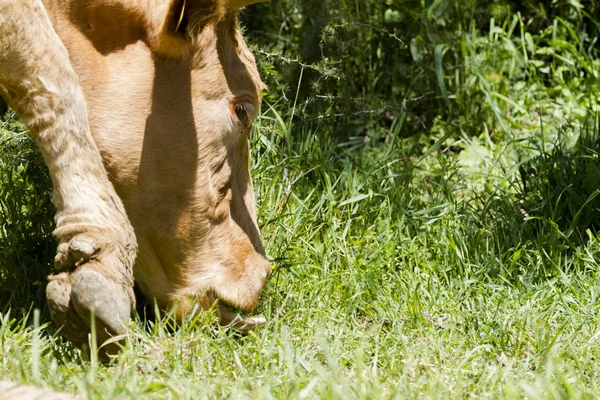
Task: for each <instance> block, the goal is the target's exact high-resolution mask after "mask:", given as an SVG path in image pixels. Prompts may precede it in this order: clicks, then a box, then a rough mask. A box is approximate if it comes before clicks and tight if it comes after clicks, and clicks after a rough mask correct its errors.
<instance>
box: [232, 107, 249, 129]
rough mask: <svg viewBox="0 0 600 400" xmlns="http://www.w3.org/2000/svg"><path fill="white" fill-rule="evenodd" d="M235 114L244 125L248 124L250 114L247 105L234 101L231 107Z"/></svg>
mask: <svg viewBox="0 0 600 400" xmlns="http://www.w3.org/2000/svg"><path fill="white" fill-rule="evenodd" d="M233 110H234V111H235V115H236V116H237V118H238V119H239V120H240V122H241V123H242V124H243V125H244V126H248V125H249V124H250V114H249V112H248V106H247V105H246V104H245V103H236V104H235V105H234V107H233Z"/></svg>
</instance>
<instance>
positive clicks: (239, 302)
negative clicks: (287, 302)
mask: <svg viewBox="0 0 600 400" xmlns="http://www.w3.org/2000/svg"><path fill="white" fill-rule="evenodd" d="M258 1H261V0H169V1H166V0H165V1H159V0H71V5H70V7H62V8H61V9H60V11H58V13H59V14H61V15H63V16H65V18H67V19H68V21H69V22H70V25H69V26H67V27H64V26H63V27H62V28H61V26H62V25H60V24H59V25H57V26H58V33H59V35H60V36H61V38H62V39H63V42H64V43H65V45H66V46H67V48H68V50H69V54H70V57H71V60H72V62H73V65H74V67H75V70H76V71H77V73H78V74H79V76H80V81H81V84H82V87H83V88H84V91H85V93H86V96H87V100H88V108H89V114H90V124H91V127H92V133H93V135H94V138H95V140H96V142H97V144H98V147H99V148H100V151H101V153H102V155H103V159H104V161H105V164H106V167H107V171H108V172H109V175H110V177H111V180H112V181H113V183H114V185H115V188H116V190H117V192H118V193H119V195H120V196H121V198H122V199H123V202H124V204H125V207H126V209H127V212H128V215H129V217H130V220H131V222H132V224H133V226H134V229H135V231H136V234H137V237H138V245H139V252H138V260H137V263H136V267H135V272H134V275H135V279H136V282H137V283H138V284H139V286H140V288H141V289H142V291H143V292H144V294H145V295H146V296H147V297H148V299H149V300H150V301H153V300H156V301H157V302H158V304H159V305H160V306H162V307H163V308H169V307H171V306H173V305H176V306H177V313H178V314H184V313H187V312H190V311H191V309H192V305H193V303H194V301H197V302H198V303H199V304H200V306H201V307H203V308H209V307H211V306H212V305H213V304H214V302H215V301H217V300H218V301H220V303H221V304H226V305H227V306H229V307H231V308H239V309H241V310H243V311H244V312H248V311H250V310H252V309H253V308H254V307H255V306H256V304H257V302H258V298H259V296H260V293H261V292H262V290H263V287H264V285H265V282H266V279H267V277H268V275H269V272H270V263H269V262H268V261H267V260H266V258H265V256H264V249H263V246H262V244H261V240H260V237H259V230H258V225H257V222H256V203H255V199H254V193H253V187H252V181H251V178H250V171H249V149H248V136H249V134H250V128H251V126H252V123H253V121H254V119H255V118H256V116H257V113H258V110H259V107H260V103H261V94H262V89H263V84H262V82H261V80H260V77H259V75H258V72H257V69H256V65H255V62H254V58H253V56H252V54H251V52H250V51H249V50H248V48H247V47H246V45H245V43H244V40H243V38H242V35H241V33H240V30H239V28H238V22H237V16H238V11H239V8H240V7H242V6H245V5H248V4H251V3H256V2H258ZM59 3H60V2H59ZM221 315H222V320H223V322H228V320H229V319H230V317H231V314H230V313H229V312H227V311H226V309H224V308H223V309H222V311H221Z"/></svg>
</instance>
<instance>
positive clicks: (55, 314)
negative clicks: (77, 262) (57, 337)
mask: <svg viewBox="0 0 600 400" xmlns="http://www.w3.org/2000/svg"><path fill="white" fill-rule="evenodd" d="M46 296H47V298H48V309H49V310H50V316H51V317H52V321H54V323H55V324H56V326H58V327H60V328H61V333H62V334H63V336H64V337H65V338H66V339H67V340H68V341H69V342H71V343H73V344H74V345H75V346H77V347H79V348H80V349H86V348H87V345H88V332H89V328H88V326H87V324H86V323H85V322H84V321H83V319H81V317H80V316H79V314H77V311H75V308H74V307H73V304H72V302H71V277H70V275H69V274H68V273H62V274H58V275H54V276H51V277H50V282H48V286H46Z"/></svg>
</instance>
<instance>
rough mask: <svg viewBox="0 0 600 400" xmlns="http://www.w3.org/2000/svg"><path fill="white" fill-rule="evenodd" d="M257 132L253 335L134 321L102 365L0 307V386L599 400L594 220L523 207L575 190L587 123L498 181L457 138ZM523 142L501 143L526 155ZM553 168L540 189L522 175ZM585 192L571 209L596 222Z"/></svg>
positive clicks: (268, 128)
mask: <svg viewBox="0 0 600 400" xmlns="http://www.w3.org/2000/svg"><path fill="white" fill-rule="evenodd" d="M258 125H259V126H258V127H257V128H258V129H256V130H255V133H254V137H253V139H252V141H253V148H254V166H253V168H254V169H253V170H254V178H255V181H256V186H257V188H256V190H257V194H258V197H259V199H260V204H259V205H260V224H261V226H262V231H263V236H264V238H265V242H266V244H267V247H268V252H269V255H270V256H271V257H272V258H273V259H274V260H275V264H276V266H277V268H276V270H275V273H274V274H273V276H272V278H271V281H270V283H269V287H268V289H267V291H266V293H265V294H264V298H263V300H262V303H261V306H260V309H259V310H258V311H259V312H261V313H264V315H265V316H266V317H267V318H268V320H269V323H268V325H267V326H266V327H265V328H264V329H261V330H260V331H259V332H257V333H256V334H252V335H249V336H247V337H239V336H237V335H235V334H233V333H232V332H230V331H228V330H227V329H225V328H218V327H215V324H214V322H215V320H214V317H212V316H211V315H208V314H207V315H201V316H198V317H197V318H195V319H193V320H187V321H185V323H184V324H183V325H182V326H180V327H176V328H173V324H172V322H170V321H169V320H168V318H165V320H162V321H157V322H156V323H150V322H146V323H144V322H142V321H140V320H139V319H138V320H136V321H135V323H134V324H132V326H131V329H130V331H129V333H128V334H129V337H130V341H129V343H128V345H127V347H126V348H125V349H124V350H123V352H122V354H121V355H120V356H119V357H118V358H116V359H115V360H114V361H113V362H112V363H110V364H108V365H103V364H99V363H97V362H95V361H94V360H91V361H85V360H83V359H82V357H81V355H80V353H79V352H78V351H75V350H74V349H72V348H71V347H70V346H69V345H68V344H66V343H64V342H63V341H62V340H61V339H60V338H59V337H58V336H57V335H56V333H55V330H54V329H53V328H51V327H49V326H48V324H44V325H42V326H41V327H40V326H38V325H36V324H34V323H31V321H32V318H31V315H32V314H30V315H27V316H25V317H23V316H21V315H20V313H19V312H17V310H13V311H9V312H6V313H5V314H4V316H3V317H2V320H1V321H0V349H1V350H0V352H1V355H0V360H1V361H0V376H2V378H3V379H10V380H14V381H17V382H23V383H29V384H34V385H38V386H44V387H52V388H55V389H57V390H65V391H69V392H73V393H80V394H83V395H84V396H87V397H88V398H111V397H118V398H140V396H144V398H190V399H192V398H194V399H195V398H204V397H209V398H210V397H227V398H230V397H231V398H248V397H258V398H389V397H397V398H406V397H413V398H422V397H432V398H441V397H444V398H464V397H468V396H476V397H483V396H486V397H490V398H497V397H499V396H503V397H508V398H510V397H514V398H521V397H522V396H523V395H527V396H529V397H532V398H536V397H539V398H578V397H581V398H585V397H586V396H588V397H595V396H597V395H598V394H599V393H600V387H598V386H597V383H596V382H598V378H599V377H600V368H599V367H598V366H597V363H596V359H597V358H598V357H600V346H598V344H597V343H598V340H599V339H600V325H599V322H598V313H599V311H600V304H599V301H598V294H599V293H600V285H598V279H597V275H598V267H597V263H596V258H595V257H596V256H598V254H599V252H600V243H599V242H598V239H597V238H596V236H595V235H594V234H593V233H591V232H592V231H591V230H589V229H595V227H596V225H595V224H594V221H591V222H590V221H588V220H587V219H586V220H585V223H584V222H583V220H582V219H580V220H579V222H578V221H575V226H574V227H571V226H570V225H569V224H562V223H561V222H560V221H558V219H557V218H552V216H553V213H554V214H557V215H568V213H567V211H566V210H567V209H568V207H569V206H571V205H573V204H579V203H577V202H576V201H577V200H576V199H572V198H571V197H569V196H567V195H565V194H564V190H563V191H562V192H561V193H562V196H555V197H554V198H552V197H551V196H548V197H544V198H541V197H540V198H535V196H536V195H539V196H541V195H544V196H547V193H546V192H550V193H551V192H552V190H553V189H556V188H558V187H559V185H560V184H565V183H566V180H569V184H575V185H577V184H579V183H581V182H578V181H577V179H578V178H577V176H576V175H569V174H568V173H566V172H565V173H563V174H562V175H561V174H560V173H559V172H560V171H566V167H567V166H568V165H575V164H577V162H578V160H580V159H584V160H587V159H590V158H592V159H595V160H596V163H597V161H598V160H597V153H596V151H595V150H594V146H596V149H600V144H599V139H600V137H599V136H598V132H597V130H596V129H595V125H593V124H591V125H586V126H587V127H588V128H589V129H590V130H591V132H588V133H586V134H584V135H581V136H580V139H579V141H578V142H577V143H578V145H577V146H574V147H572V150H571V152H570V153H569V152H562V151H561V152H559V151H558V150H557V151H553V152H550V153H543V155H542V156H538V157H535V158H532V159H531V160H529V161H528V162H526V163H524V164H523V168H522V172H521V174H519V173H518V172H517V171H515V172H514V173H513V174H512V175H510V176H509V175H507V174H505V175H500V174H499V173H497V171H498V169H501V168H500V167H499V166H498V165H496V164H495V163H494V162H492V161H490V160H488V161H489V163H482V164H481V165H479V166H478V167H477V168H479V172H480V173H478V174H475V173H473V168H474V167H473V165H472V164H473V163H472V162H471V163H462V164H461V163H460V162H459V160H461V159H462V158H465V157H464V156H462V158H461V156H460V154H459V156H455V155H454V156H452V155H449V153H450V152H451V149H452V148H454V147H455V146H456V144H455V143H450V142H448V143H445V144H439V145H434V146H432V147H429V148H428V150H426V151H425V153H424V154H422V155H421V156H419V157H415V156H413V154H414V153H415V152H416V151H415V148H417V147H419V146H420V145H424V144H423V143H422V142H425V143H426V144H427V145H429V141H428V140H426V138H425V137H419V138H412V139H410V140H407V141H404V142H403V143H398V147H397V148H395V149H394V150H393V151H389V148H386V146H382V145H379V144H375V145H371V144H368V143H367V144H366V145H364V146H362V147H361V148H359V149H353V150H351V151H347V150H344V146H342V144H343V143H341V144H340V143H339V142H336V141H335V140H333V139H331V137H332V136H331V135H328V134H327V132H324V134H322V135H320V136H316V135H314V134H313V133H314V132H315V131H319V130H320V129H327V127H320V126H312V127H308V128H306V129H305V130H301V131H300V132H298V134H297V135H296V136H295V137H294V139H293V140H289V141H288V137H287V136H286V132H287V131H286V128H285V126H284V125H281V124H279V125H278V124H277V118H276V117H275V114H274V112H273V111H267V112H266V113H265V114H264V115H263V116H262V117H261V119H260V120H259V123H258ZM532 140H534V138H532ZM528 143H529V142H527V144H526V145H525V144H523V143H520V144H515V145H514V146H521V147H522V148H521V150H522V151H524V149H526V148H529V147H531V148H532V149H531V152H532V153H533V152H534V150H533V148H534V146H530V145H529V144H528ZM504 151H505V152H508V151H509V150H504ZM551 160H552V161H551ZM550 164H551V165H554V166H555V167H556V168H557V170H556V171H555V173H554V175H553V176H554V178H553V179H550V180H544V179H542V178H540V177H539V173H538V174H537V175H536V174H534V173H533V171H538V170H540V169H543V168H546V167H547V166H548V165H550ZM482 165H484V166H482ZM485 165H487V167H486V166H485ZM504 167H505V168H504V169H505V170H507V171H510V170H511V168H512V167H513V166H512V165H505V166H504ZM559 167H560V168H559ZM486 168H487V170H486ZM493 171H496V172H495V173H494V172H493ZM528 174H530V175H528ZM523 176H526V179H525V180H524V179H523ZM472 177H473V179H472ZM561 179H562V181H561ZM554 180H557V182H554ZM524 181H526V182H527V184H526V186H527V188H528V189H524V187H523V182H524ZM481 182H483V187H484V189H483V190H481V191H480V190H478V189H477V187H478V186H480V183H481ZM567 186H568V185H567ZM486 188H487V189H486ZM592 193H594V192H592ZM582 195H585V194H582ZM588 197H589V198H591V197H592V196H591V195H589V196H588ZM593 200H594V199H593V198H592V199H591V200H590V202H588V204H587V205H584V206H583V209H584V211H585V212H587V213H590V214H592V216H593V214H594V212H596V211H597V208H594V209H593V210H592V209H589V208H586V207H588V206H589V204H590V203H593ZM594 207H595V206H594ZM557 208H558V209H557ZM592 219H593V218H592ZM557 221H558V222H557ZM569 228H573V229H572V233H571V234H570V236H569V234H568V231H569ZM579 228H581V229H583V232H579V231H577V229H579ZM586 232H587V233H586ZM588 233H589V234H588Z"/></svg>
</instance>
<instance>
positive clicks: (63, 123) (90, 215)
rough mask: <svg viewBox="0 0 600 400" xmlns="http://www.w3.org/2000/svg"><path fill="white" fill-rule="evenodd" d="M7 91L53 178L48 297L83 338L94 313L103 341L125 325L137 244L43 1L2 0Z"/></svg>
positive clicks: (2, 80)
mask: <svg viewBox="0 0 600 400" xmlns="http://www.w3.org/2000/svg"><path fill="white" fill-rule="evenodd" d="M0 89H1V92H2V95H3V96H4V97H5V99H6V100H7V102H8V104H9V105H10V106H11V107H13V108H14V109H15V110H16V111H17V113H18V114H19V116H20V117H21V118H22V120H23V121H24V122H25V123H26V124H27V125H28V126H29V128H30V130H31V133H32V135H33V136H34V138H35V141H36V143H37V144H38V146H39V148H40V149H41V151H42V153H43V155H44V160H45V162H46V164H47V166H48V169H49V171H50V175H51V178H52V182H53V184H54V201H55V204H56V208H57V213H56V225H57V228H56V231H55V235H56V236H57V237H58V239H59V241H60V245H59V247H58V254H57V256H56V259H55V268H56V269H57V270H58V271H59V272H60V274H58V275H57V276H55V277H51V278H50V283H49V284H48V287H47V295H48V302H49V307H50V311H51V314H52V318H53V319H54V321H55V322H56V323H58V324H60V325H64V328H63V333H64V334H65V336H66V337H67V338H68V339H71V340H72V341H73V342H75V343H76V344H78V345H84V344H85V342H86V341H87V333H88V332H89V327H90V326H91V321H90V315H91V313H94V315H95V317H96V326H97V327H98V329H97V330H96V331H97V336H98V339H99V341H103V340H104V339H107V338H108V337H110V336H113V335H116V334H121V333H123V332H124V326H123V324H124V323H125V324H126V323H127V322H128V321H129V318H130V311H131V308H132V306H133V304H134V301H135V300H134V295H133V273H132V268H133V263H134V259H135V255H136V241H135V235H134V232H133V229H132V227H131V224H130V223H129V220H128V218H127V215H126V213H125V209H124V207H123V204H122V202H121V200H120V199H119V197H118V196H117V194H116V193H115V190H114V188H113V186H112V184H111V183H110V181H109V180H108V177H107V174H106V171H105V169H104V166H103V164H102V159H101V157H100V153H99V151H98V148H97V147H96V144H95V142H94V140H93V138H92V136H91V133H90V128H89V123H88V115H87V105H86V101H85V98H84V94H83V92H82V90H81V87H80V86H79V83H78V80H77V76H76V74H75V71H74V70H73V68H72V66H71V63H70V61H69V57H68V54H67V51H66V49H65V48H64V46H63V44H62V42H61V41H60V39H59V38H58V36H57V35H56V33H55V32H54V29H53V28H52V25H51V23H50V19H49V18H48V15H47V13H46V10H45V9H44V7H43V5H42V3H41V1H40V0H0Z"/></svg>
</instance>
